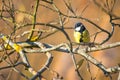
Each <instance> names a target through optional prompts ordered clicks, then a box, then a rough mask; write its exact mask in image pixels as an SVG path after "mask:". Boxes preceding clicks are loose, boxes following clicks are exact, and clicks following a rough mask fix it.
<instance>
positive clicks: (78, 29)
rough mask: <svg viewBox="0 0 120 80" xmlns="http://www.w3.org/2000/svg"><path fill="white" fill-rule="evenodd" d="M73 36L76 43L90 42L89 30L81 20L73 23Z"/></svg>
mask: <svg viewBox="0 0 120 80" xmlns="http://www.w3.org/2000/svg"><path fill="white" fill-rule="evenodd" d="M74 38H75V42H76V43H81V42H84V43H87V42H90V35H89V32H88V30H87V29H86V28H85V26H84V25H83V24H82V23H81V22H78V23H76V24H75V27H74Z"/></svg>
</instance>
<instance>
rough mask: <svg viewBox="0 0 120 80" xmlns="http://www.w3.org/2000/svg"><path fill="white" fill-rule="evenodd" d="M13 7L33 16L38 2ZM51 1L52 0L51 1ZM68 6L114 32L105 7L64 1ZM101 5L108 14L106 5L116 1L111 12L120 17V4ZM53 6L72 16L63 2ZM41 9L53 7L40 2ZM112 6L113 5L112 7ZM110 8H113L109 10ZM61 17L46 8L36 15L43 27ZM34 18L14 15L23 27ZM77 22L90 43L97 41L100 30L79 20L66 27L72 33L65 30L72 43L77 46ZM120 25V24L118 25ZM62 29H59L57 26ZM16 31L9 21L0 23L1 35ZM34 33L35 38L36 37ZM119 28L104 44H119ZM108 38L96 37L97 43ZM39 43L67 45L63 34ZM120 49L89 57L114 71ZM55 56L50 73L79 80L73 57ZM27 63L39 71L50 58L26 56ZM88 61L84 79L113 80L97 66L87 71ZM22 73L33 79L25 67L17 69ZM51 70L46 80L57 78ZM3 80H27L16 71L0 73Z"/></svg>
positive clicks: (25, 0)
mask: <svg viewBox="0 0 120 80" xmlns="http://www.w3.org/2000/svg"><path fill="white" fill-rule="evenodd" d="M2 1H3V0H0V4H1V5H0V9H2V5H3V4H2ZM12 1H13V3H14V8H15V9H18V10H21V11H27V12H29V13H33V9H34V6H35V2H36V1H35V0H12ZM48 1H49V0H48ZM65 1H66V2H70V3H71V6H72V8H73V10H74V11H75V13H76V15H78V16H82V17H84V18H87V19H89V20H91V21H93V22H94V23H96V24H97V25H99V26H100V27H101V28H103V29H105V30H107V31H111V24H110V22H109V20H110V17H109V15H108V14H106V13H105V12H104V11H103V10H102V7H100V6H97V5H96V4H95V3H94V1H93V0H65ZM96 1H97V2H98V3H99V4H100V5H102V6H103V7H105V9H106V10H108V11H109V9H108V8H107V7H106V6H105V4H106V3H105V1H108V2H112V1H115V4H114V8H113V10H112V13H113V14H115V15H116V16H118V17H120V5H119V3H120V0H96ZM54 3H55V4H56V6H57V7H58V8H59V9H60V11H61V12H63V13H64V14H67V15H73V14H72V13H68V9H67V7H66V5H65V3H64V1H63V0H54ZM39 4H40V5H41V4H43V5H47V6H49V7H50V8H51V5H49V4H47V3H45V2H42V1H40V3H39ZM110 4H111V3H110ZM109 8H111V6H109ZM3 15H5V16H7V17H9V14H8V13H4V14H3ZM58 18H59V16H58V14H57V13H56V12H53V11H51V10H49V9H47V8H45V7H43V6H39V8H38V11H37V20H36V22H41V23H50V22H58V21H59V19H58ZM31 19H32V18H31V16H28V15H26V14H24V13H20V12H17V13H16V14H15V20H16V22H17V23H19V24H23V23H26V22H28V23H31ZM76 22H82V23H83V24H84V25H85V26H86V28H87V29H88V31H89V32H90V35H91V42H93V41H94V36H93V34H95V33H96V32H98V31H99V30H98V28H96V27H95V26H94V25H92V24H90V23H88V22H86V21H84V20H81V19H76V18H69V19H68V21H67V22H66V24H65V25H64V27H65V28H70V29H65V31H66V32H67V33H68V35H69V37H70V39H71V40H72V42H74V38H73V28H74V25H75V23H76ZM117 22H118V23H119V20H118V21H117ZM57 26H59V25H57ZM13 29H14V27H13V24H12V23H10V22H7V21H4V20H2V19H0V32H1V33H4V34H6V35H9V34H10V33H11V32H12V31H13ZM30 29H31V26H27V27H24V28H21V29H19V30H17V32H16V34H15V35H19V34H22V33H23V32H24V31H26V30H27V31H28V30H30ZM36 29H43V30H49V29H50V28H49V27H47V26H40V25H39V26H38V25H37V26H36ZM36 34H37V33H35V34H34V35H36ZM47 34H49V32H48V33H43V34H42V37H44V36H45V35H47ZM119 34H120V28H119V27H115V31H114V34H113V36H112V37H111V38H110V40H109V41H108V42H106V43H105V44H109V43H115V42H119V41H120V37H119ZM106 37H107V35H106V34H105V33H100V34H98V35H97V37H96V39H95V42H96V43H100V42H102V41H103V40H104V39H105V38H106ZM26 39H27V35H26V36H24V37H21V38H19V39H16V40H15V41H16V42H18V41H19V42H20V41H25V40H26ZM39 41H40V42H43V43H49V44H52V45H58V44H60V43H63V42H67V40H66V38H65V36H64V34H63V33H62V32H60V31H58V32H56V33H54V34H53V35H50V36H49V37H46V38H41V39H40V40H39ZM119 49H120V47H117V48H112V49H108V50H102V51H97V52H93V53H89V54H90V55H91V56H93V57H94V58H95V59H97V60H98V61H100V62H101V63H102V64H104V65H105V66H106V67H108V68H109V67H113V66H117V65H118V64H119V63H120V54H119V53H120V50H119ZM51 53H52V55H53V61H52V64H51V65H50V70H53V71H55V72H57V73H59V76H62V77H63V79H64V80H80V78H79V77H78V75H77V74H76V72H75V71H74V65H73V62H72V59H71V56H70V55H69V54H66V53H62V52H57V51H52V52H51ZM2 55H3V53H2V52H1V54H0V56H2ZM16 56H17V54H14V55H12V56H10V58H11V60H14V59H15V58H16ZM27 56H28V60H29V61H30V64H31V65H32V67H33V68H34V69H35V70H36V71H37V70H39V69H40V68H41V67H42V66H43V65H44V63H45V61H46V60H47V57H46V55H45V54H43V53H40V54H38V53H37V54H36V53H35V54H29V53H28V54H27ZM75 57H76V62H79V61H80V60H81V59H84V58H83V57H82V56H80V55H75ZM88 63H89V62H88V61H86V59H84V62H83V65H82V66H81V67H80V69H79V71H80V74H81V76H82V77H83V79H84V80H110V78H109V77H106V76H105V75H104V73H103V72H102V71H101V70H100V69H99V68H97V67H96V66H94V65H93V64H91V63H89V65H90V67H89V68H90V72H91V73H90V72H89V71H88ZM6 64H7V63H6V62H2V63H0V67H2V66H5V65H6ZM17 68H18V69H19V70H20V71H22V72H23V73H25V74H26V75H28V76H32V74H30V73H29V72H27V71H25V70H24V67H23V66H18V67H17ZM50 70H46V71H45V72H43V74H42V76H43V77H45V78H46V79H47V80H51V79H53V78H55V77H56V74H54V73H52V72H51V71H50ZM111 76H112V80H117V77H118V74H117V73H115V74H112V75H111ZM0 80H25V79H24V78H23V77H21V76H20V75H19V74H18V73H16V72H15V71H13V70H12V69H4V70H0Z"/></svg>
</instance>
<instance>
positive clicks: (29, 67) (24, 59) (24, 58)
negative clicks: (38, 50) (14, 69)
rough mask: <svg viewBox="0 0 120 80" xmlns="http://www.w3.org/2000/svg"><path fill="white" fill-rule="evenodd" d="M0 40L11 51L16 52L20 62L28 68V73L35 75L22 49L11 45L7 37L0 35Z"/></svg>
mask: <svg viewBox="0 0 120 80" xmlns="http://www.w3.org/2000/svg"><path fill="white" fill-rule="evenodd" d="M0 38H2V39H3V40H4V41H5V42H6V43H7V44H8V45H10V46H11V47H12V48H13V49H15V50H16V52H18V53H19V54H20V56H21V58H22V61H23V62H24V63H25V66H26V68H28V71H30V72H31V73H32V74H33V75H35V74H36V71H34V70H33V68H32V67H31V65H30V64H29V61H28V59H27V56H26V54H25V53H24V51H23V49H22V47H21V46H19V45H18V44H16V43H13V42H12V41H11V40H9V39H8V38H7V36H5V35H3V34H0Z"/></svg>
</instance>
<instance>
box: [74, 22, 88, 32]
mask: <svg viewBox="0 0 120 80" xmlns="http://www.w3.org/2000/svg"><path fill="white" fill-rule="evenodd" d="M85 29H86V28H85V26H84V25H83V24H82V23H81V22H77V23H76V24H75V31H78V32H83V31H84V30H85Z"/></svg>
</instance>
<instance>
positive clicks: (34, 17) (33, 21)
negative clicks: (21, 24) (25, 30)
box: [28, 0, 40, 40]
mask: <svg viewBox="0 0 120 80" xmlns="http://www.w3.org/2000/svg"><path fill="white" fill-rule="evenodd" d="M39 2H40V0H37V1H36V5H35V8H34V12H33V20H32V23H33V26H32V30H31V33H30V34H29V36H28V40H31V38H32V36H33V33H34V31H33V29H35V23H36V17H37V10H38V6H39Z"/></svg>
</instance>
